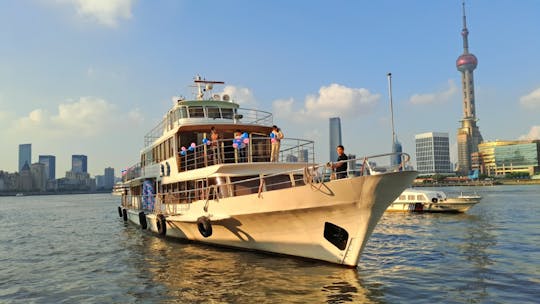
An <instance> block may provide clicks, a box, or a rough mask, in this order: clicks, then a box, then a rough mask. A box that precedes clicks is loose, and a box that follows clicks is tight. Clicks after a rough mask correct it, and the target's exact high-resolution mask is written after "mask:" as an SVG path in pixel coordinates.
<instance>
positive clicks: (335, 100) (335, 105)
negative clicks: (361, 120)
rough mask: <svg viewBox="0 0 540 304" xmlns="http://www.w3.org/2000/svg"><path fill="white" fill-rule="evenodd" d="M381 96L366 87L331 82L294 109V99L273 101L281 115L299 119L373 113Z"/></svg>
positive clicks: (276, 110) (275, 108)
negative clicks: (297, 108)
mask: <svg viewBox="0 0 540 304" xmlns="http://www.w3.org/2000/svg"><path fill="white" fill-rule="evenodd" d="M380 98H381V96H380V94H373V93H371V92H370V91H369V90H368V89H364V88H360V89H357V88H348V87H346V86H343V85H339V84H335V83H333V84H330V85H329V86H323V87H321V88H320V89H319V92H318V94H313V95H308V96H306V98H305V100H304V104H303V106H302V107H301V108H300V109H299V110H296V111H295V110H294V99H292V98H291V99H279V100H275V101H274V102H273V105H272V106H273V109H274V112H276V113H279V115H280V116H285V117H291V116H292V117H294V118H297V119H312V118H330V117H335V116H339V117H344V118H346V117H357V116H359V115H363V114H368V113H371V111H372V109H373V108H374V106H375V104H377V102H378V101H379V99H380Z"/></svg>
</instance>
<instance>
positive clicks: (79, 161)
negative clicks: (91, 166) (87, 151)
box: [71, 155, 88, 173]
mask: <svg viewBox="0 0 540 304" xmlns="http://www.w3.org/2000/svg"><path fill="white" fill-rule="evenodd" d="M71 172H73V173H88V157H87V156H86V155H72V156H71Z"/></svg>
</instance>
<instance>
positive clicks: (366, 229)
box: [117, 76, 417, 267]
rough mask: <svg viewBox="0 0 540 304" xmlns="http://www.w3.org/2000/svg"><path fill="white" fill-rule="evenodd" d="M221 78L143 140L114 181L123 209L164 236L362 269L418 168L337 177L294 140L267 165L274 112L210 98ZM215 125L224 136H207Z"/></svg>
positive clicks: (310, 146) (307, 144)
mask: <svg viewBox="0 0 540 304" xmlns="http://www.w3.org/2000/svg"><path fill="white" fill-rule="evenodd" d="M216 84H223V82H217V81H206V80H203V79H201V78H200V77H198V76H197V77H196V78H195V87H196V88H197V93H198V94H197V97H196V98H194V100H184V99H180V100H178V101H177V102H175V103H174V105H173V107H172V108H171V109H170V110H169V111H168V112H167V113H166V115H165V116H164V118H163V120H162V121H161V122H160V123H159V125H158V126H157V127H155V128H154V129H153V130H152V131H151V132H150V133H149V134H147V135H146V136H145V146H144V148H143V150H142V151H141V154H140V155H141V158H140V159H141V162H140V163H139V164H137V165H135V166H132V167H131V168H129V169H127V170H126V171H125V172H123V182H122V185H117V188H118V189H122V192H121V193H122V203H121V206H119V207H118V212H119V215H120V216H121V217H123V219H124V220H125V221H129V222H132V223H135V224H137V225H140V226H141V227H142V228H143V229H149V230H151V231H153V232H155V233H157V234H160V235H163V236H167V237H174V238H180V239H188V240H192V241H198V242H204V243H208V244H214V245H221V246H228V247H236V248H242V249H249V250H260V251H265V252H271V253H278V254H286V255H292V256H299V257H304V258H310V259H316V260H322V261H327V262H331V263H337V264H343V265H347V266H353V267H354V266H356V265H357V263H358V260H359V258H360V254H361V252H362V250H363V248H364V246H365V245H366V242H367V240H368V238H369V236H370V235H371V233H372V231H373V229H374V227H375V225H376V224H377V222H378V221H379V219H380V217H381V216H382V214H383V212H384V211H385V210H386V208H387V207H388V206H389V205H390V204H391V203H392V201H394V199H395V198H396V197H397V196H398V195H399V194H400V193H401V192H402V191H403V190H404V189H405V188H406V187H407V186H408V185H410V184H411V183H412V181H413V179H414V178H415V177H416V175H417V172H416V171H403V172H399V171H398V170H396V171H394V172H388V173H384V174H379V175H364V174H362V173H363V172H356V173H354V172H351V173H350V174H349V176H348V177H347V178H342V179H332V178H331V177H329V176H328V175H326V172H327V170H328V169H327V167H326V166H325V164H320V165H319V164H315V163H314V153H313V151H314V143H313V141H309V140H301V139H290V138H284V139H282V140H281V142H280V146H279V148H280V149H279V158H278V161H277V162H270V156H271V155H270V154H271V150H272V149H271V148H272V145H273V144H276V143H277V142H276V140H275V138H273V137H271V136H270V133H271V131H272V124H273V121H272V114H271V113H268V112H264V111H259V110H249V109H242V108H240V107H239V105H238V104H237V103H235V102H232V101H231V100H230V97H229V96H227V95H221V96H220V95H219V94H212V93H211V91H212V89H213V86H214V85H216ZM211 127H214V128H215V130H216V131H217V132H218V133H219V135H220V136H219V139H218V140H210V138H211V137H210V129H211ZM238 131H239V132H238ZM235 134H236V137H235ZM238 134H241V135H238ZM388 155H390V154H384V155H378V156H373V157H367V158H366V159H365V162H366V161H368V160H371V159H373V158H376V157H381V158H382V157H384V158H385V159H387V158H388ZM293 161H296V162H293ZM349 162H350V164H349V168H355V166H354V162H356V160H349ZM362 171H364V170H362ZM119 192H120V191H119Z"/></svg>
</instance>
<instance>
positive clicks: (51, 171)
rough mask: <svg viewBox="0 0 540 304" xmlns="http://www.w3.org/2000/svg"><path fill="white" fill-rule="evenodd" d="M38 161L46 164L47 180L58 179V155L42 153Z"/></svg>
mask: <svg viewBox="0 0 540 304" xmlns="http://www.w3.org/2000/svg"><path fill="white" fill-rule="evenodd" d="M38 162H39V163H41V164H44V165H45V176H46V178H47V181H49V180H54V179H56V157H55V156H54V155H40V156H39V161H38Z"/></svg>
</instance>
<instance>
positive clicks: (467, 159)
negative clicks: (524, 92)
mask: <svg viewBox="0 0 540 304" xmlns="http://www.w3.org/2000/svg"><path fill="white" fill-rule="evenodd" d="M461 36H463V54H462V55H461V56H459V57H458V59H457V61H456V67H457V69H458V71H460V72H461V84H462V87H463V119H462V120H461V121H460V122H461V127H460V128H459V129H458V132H457V143H458V169H457V171H458V173H459V174H461V175H467V174H469V171H470V170H471V169H472V168H473V167H474V166H473V162H472V157H471V155H472V154H475V153H477V152H478V144H480V143H482V141H483V139H482V135H481V134H480V130H479V129H478V126H477V125H476V122H477V121H478V119H477V118H476V112H475V108H474V78H473V71H474V69H476V66H477V65H478V59H476V56H474V55H473V54H471V53H469V41H468V36H469V31H468V30H467V20H466V17H465V2H463V30H462V31H461Z"/></svg>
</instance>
